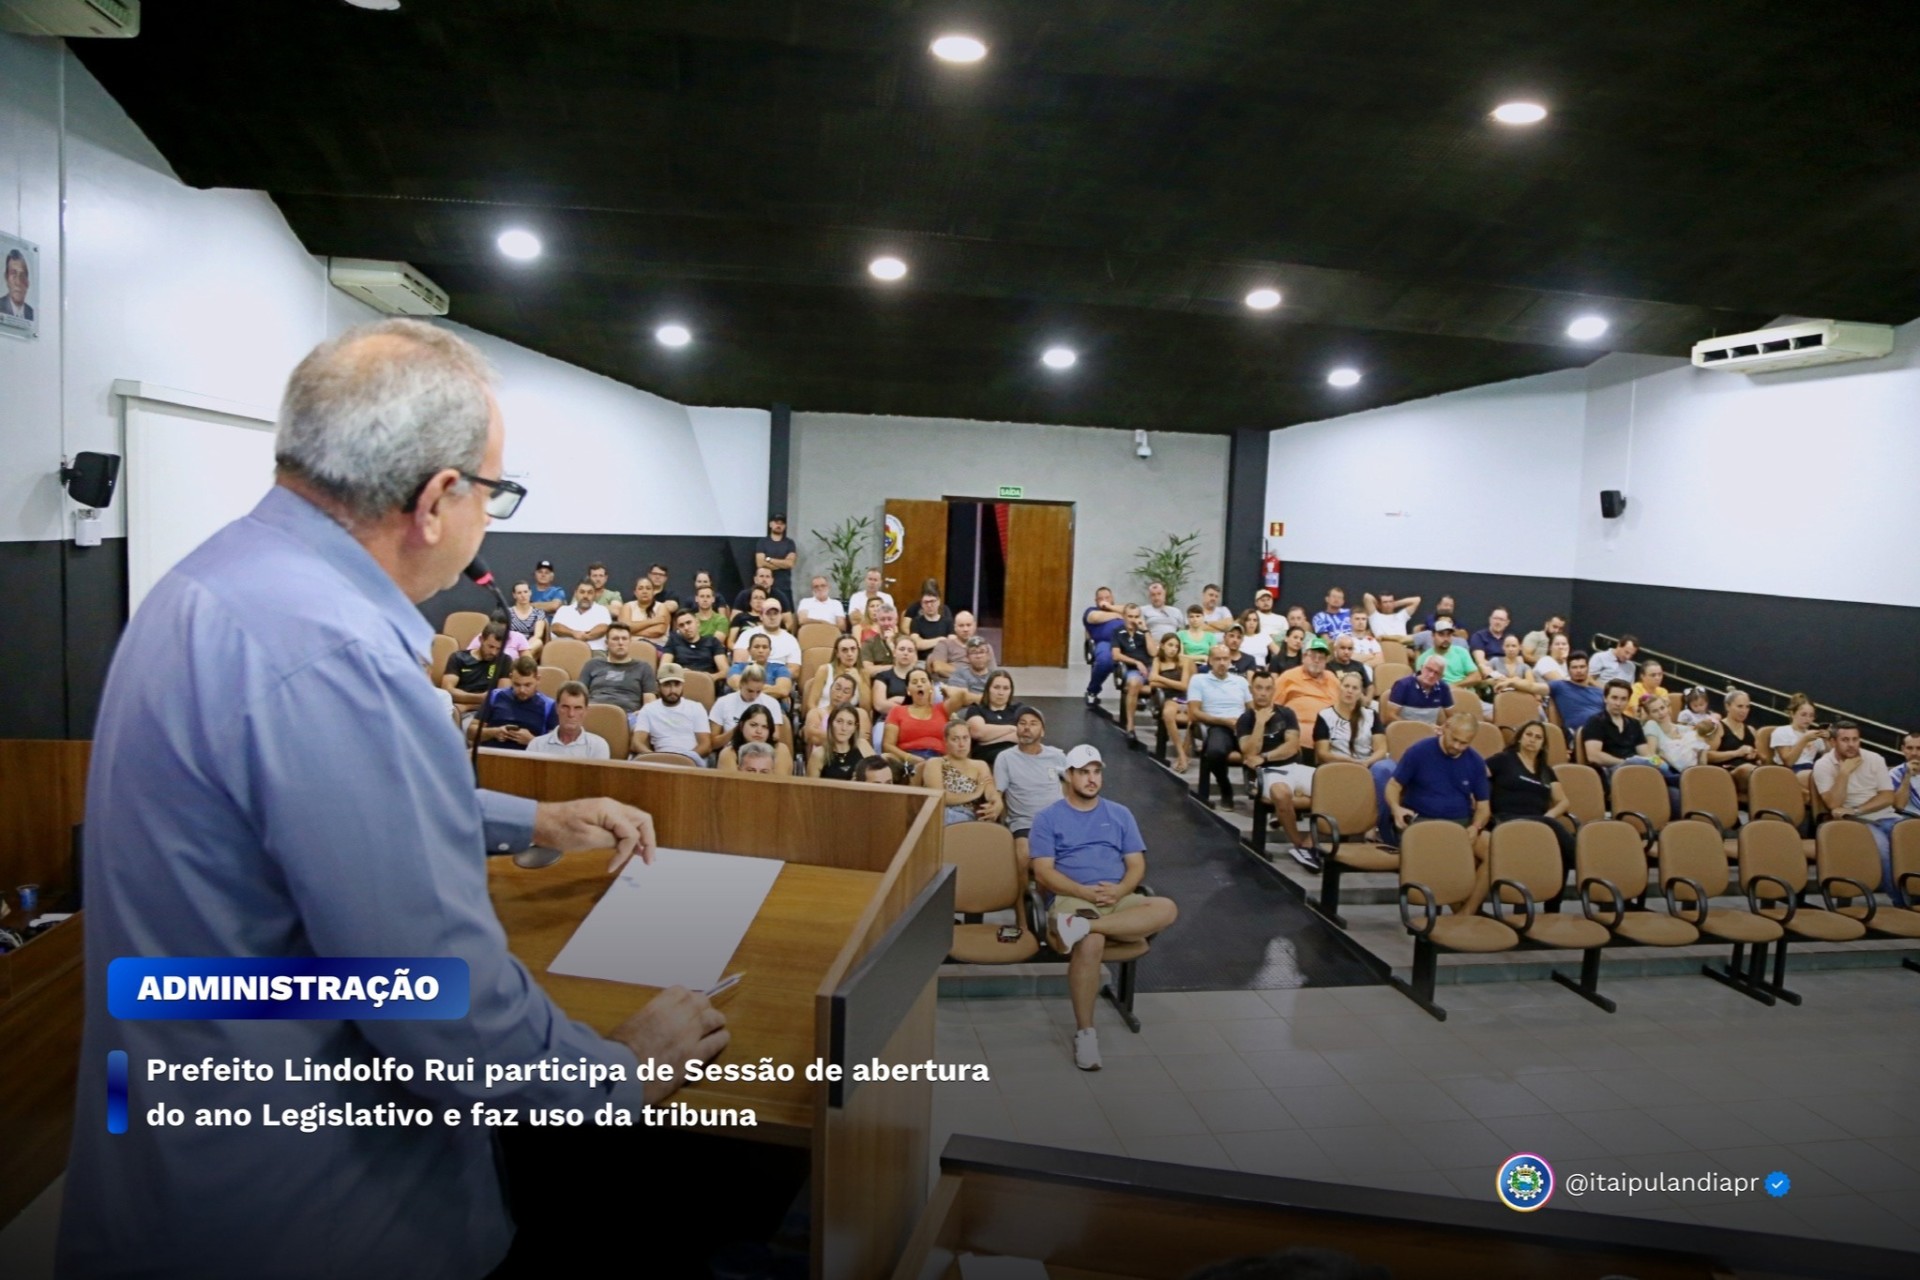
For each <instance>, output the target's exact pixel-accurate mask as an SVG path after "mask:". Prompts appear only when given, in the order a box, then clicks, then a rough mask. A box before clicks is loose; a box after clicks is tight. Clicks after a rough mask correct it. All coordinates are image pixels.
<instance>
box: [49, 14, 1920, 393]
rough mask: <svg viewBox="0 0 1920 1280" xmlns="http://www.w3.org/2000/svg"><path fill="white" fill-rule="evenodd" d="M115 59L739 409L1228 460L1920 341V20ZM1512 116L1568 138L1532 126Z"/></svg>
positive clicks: (540, 327) (476, 289) (655, 380)
mask: <svg viewBox="0 0 1920 1280" xmlns="http://www.w3.org/2000/svg"><path fill="white" fill-rule="evenodd" d="M950 27H958V28H964V29H969V30H972V31H975V32H977V33H978V34H980V35H982V36H983V37H984V38H985V39H986V40H987V41H988V42H989V44H990V45H991V46H992V53H991V55H990V56H989V58H988V59H987V61H986V62H985V63H983V64H981V65H979V66H977V67H972V68H954V67H948V66H944V65H942V64H940V63H938V62H936V61H935V60H933V59H932V58H931V57H929V56H928V55H927V53H926V51H925V50H926V45H927V43H928V41H929V39H930V38H931V37H932V35H934V34H936V33H937V32H938V31H940V30H944V29H948V28H950ZM74 47H75V49H76V50H77V51H78V53H79V54H80V56H81V57H82V58H83V59H84V60H85V62H86V63H87V65H88V67H89V68H90V69H91V70H92V71H93V72H94V73H95V74H96V75H98V76H99V77H100V78H101V80H102V81H103V83H105V84H106V86H107V88H108V89H109V91H111V92H112V93H113V94H114V95H115V96H116V98H118V99H119V100H120V101H121V102H122V103H123V104H124V105H125V106H126V107H127V109H128V110H129V112H130V113H131V114H132V115H133V117H134V119H135V120H136V121H137V122H138V123H139V124H140V125H141V126H142V128H144V129H145V130H146V131H147V132H148V134H149V135H150V136H151V137H152V138H153V140H154V142H155V143H156V144H157V145H158V146H159V147H160V149H161V150H162V151H163V152H164V153H165V154H166V155H167V157H168V158H169V160H170V161H171V162H172V163H173V164H174V166H175V168H176V169H177V171H178V172H179V173H180V174H181V175H182V176H183V177H184V178H185V179H186V180H187V181H189V182H192V183H196V184H200V185H208V186H212V185H225V186H241V187H255V188H261V189H264V190H267V191H269V192H271V193H272V194H273V195H274V196H275V198H276V199H277V200H279V202H280V203H281V206H282V207H283V208H284V209H285V210H286V212H287V216H288V219H289V222H290V223H291V225H292V226H293V227H294V229H295V230H296V232H297V233H298V234H299V235H300V236H301V237H302V239H303V240H304V241H305V243H306V244H307V246H308V247H309V248H310V249H312V250H313V251H314V252H316V253H322V254H335V255H350V256H370V257H393V258H402V259H405V260H408V261H411V262H413V263H415V264H416V265H417V266H419V267H420V268H421V269H423V270H425V271H426V272H427V273H428V274H429V275H431V276H433V277H434V278H435V279H436V280H438V281H439V282H440V283H442V284H443V285H445V286H446V287H447V288H448V289H449V290H450V291H451V292H452V294H453V298H454V318H456V319H459V320H462V321H464V322H466V323H470V324H474V325H476V326H477V327H480V328H483V329H487V330H489V331H493V332H498V333H500V334H502V335H503V336H507V337H511V338H514V339H516V340H518V341H522V342H525V343H527V344H528V345H530V346H533V347H536V348H537V349H540V350H543V351H547V352H549V353H551V354H553V355H556V356H559V357H561V358H564V359H568V360H573V361H575V362H577V363H580V364H582V365H585V366H587V367H590V368H594V369H597V370H599V371H601V372H604V373H607V374H608V375H610V376H613V377H616V378H620V379H623V380H625V381H629V382H632V383H635V384H636V385H640V386H644V387H647V388H649V389H651V390H657V391H660V392H662V393H663V394H667V395H672V396H675V397H677V398H681V399H688V400H693V401H697V402H702V403H735V404H738V403H767V402H771V401H775V400H778V401H785V402H788V403H791V404H794V405H796V406H797V407H802V408H813V409H840V410H854V411H864V412H914V413H934V414H956V415H962V416H973V417H989V418H1002V419H1020V418H1023V417H1026V418H1032V417H1036V416H1039V417H1045V418H1048V419H1049V420H1059V421H1070V422H1098V423H1102V424H1104V425H1111V426H1151V427H1157V428H1163V429H1192V430H1207V431H1225V430H1232V429H1234V428H1237V427H1244V426H1250V425H1270V426H1280V425H1285V424H1287V423H1290V422H1297V421H1303V420H1306V419H1310V418H1316V417H1323V416H1326V415H1328V414H1329V413H1333V412H1338V411H1341V410H1343V409H1347V408H1353V407H1364V406H1372V405H1378V404H1384V403H1390V402H1392V401H1394V400H1399V399H1405V398H1408V397H1411V396H1419V395H1428V394H1432V393H1434V392H1436V391H1440V390H1446V389H1451V388H1454V387H1459V386H1467V385H1473V384H1475V383H1478V382H1485V381H1492V380H1496V379H1499V378H1506V377H1515V376H1520V375H1521V374H1524V373H1530V372H1536V371H1538V370H1540V369H1544V368H1556V367H1567V366H1570V365H1577V364H1581V363H1584V362H1586V361H1588V360H1591V359H1592V358H1593V357H1594V356H1595V355H1596V354H1598V353H1599V352H1600V351H1604V350H1630V351H1642V352H1656V353H1665V354H1682V353H1684V352H1685V351H1686V349H1687V348H1688V346H1689V345H1690V344H1691V343H1692V342H1693V341H1694V340H1696V339H1698V338H1700V337H1705V336H1709V335H1711V334H1714V333H1724V332H1729V331H1734V330H1737V329H1744V328H1751V327H1754V326H1757V325H1759V324H1763V323H1765V322H1766V321H1767V320H1768V319H1770V318H1772V317H1773V316H1775V315H1781V314H1795V315H1833V316H1838V317H1842V318H1847V319H1856V320H1877V321H1883V322H1901V321H1904V320H1907V319H1910V318H1912V317H1913V316H1914V315H1915V314H1920V131H1916V130H1915V129H1914V128H1913V126H1912V123H1911V121H1912V107H1913V96H1914V89H1915V72H1914V68H1915V67H1916V66H1920V21H1917V20H1916V18H1915V16H1914V10H1913V9H1912V8H1911V7H1910V6H1908V5H1905V4H1890V3H1887V4H1879V3H1862V4H1854V5H1839V6H1834V5H1821V6H1815V5H1806V4H1801V3H1785V2H1774V0H1716V3H1714V4H1712V5H1686V4H1674V3H1671V0H1664V2H1659V3H1655V2H1653V0H1617V2H1616V3H1613V4H1606V5H1595V4H1592V3H1590V2H1580V3H1575V2H1573V0H1479V2H1478V3H1473V4H1460V3H1457V0H1450V2H1448V3H1439V2H1437V0H1400V2H1398V3H1395V4H1390V5H1359V4H1346V5H1336V4H1326V3H1321V2H1319V0H1049V2H1047V3H1034V2H1032V0H1025V2H1016V0H957V3H956V2H945V0H942V2H938V3H922V2H920V0H732V2H729V3H694V2H688V0H564V2H563V0H406V2H405V6H404V8H403V9H401V10H400V11H399V12H397V13H369V12H365V11H361V10H357V9H353V8H350V7H348V6H346V5H344V4H341V3H337V2H334V3H329V2H326V0H303V3H300V4H297V5H295V4H275V5H263V4H259V3H255V2H253V0H196V3H193V4H190V5H189V4H155V5H150V6H149V11H148V13H147V15H146V20H145V28H144V30H143V33H142V35H141V36H140V38H139V39H137V40H133V41H125V42H120V41H90V42H76V44H75V46H74ZM1515 96H1534V97H1538V98H1539V99H1541V100H1543V101H1545V102H1546V103H1548V104H1549V105H1550V106H1551V107H1552V109H1553V115H1552V116H1551V118H1550V119H1549V120H1548V121H1547V122H1546V123H1545V124H1544V125H1541V126H1539V127H1538V128H1536V129H1532V130H1522V131H1514V130H1508V129H1504V128H1501V127H1499V126H1496V125H1493V124H1490V123H1489V122H1488V121H1487V119H1486V112H1487V111H1488V109H1489V108H1490V107H1491V106H1492V105H1493V104H1495V103H1497V102H1499V101H1502V100H1504V99H1506V98H1509V97H1515ZM510 222H512V223H524V224H526V225H529V226H533V227H535V228H537V229H538V231H539V232H540V234H541V235H542V236H543V237H544V238H545V240H546V242H547V244H548V246H549V248H548V252H547V254H546V255H545V256H544V257H543V258H542V259H541V260H540V261H539V262H538V263H536V264H532V265H531V266H529V267H514V266H512V265H511V264H507V263H504V262H503V261H501V260H500V259H499V258H498V256H497V255H496V254H495V253H494V251H493V249H492V247H491V243H492V240H493V238H494V236H495V235H496V234H497V233H498V231H499V230H500V229H501V228H502V227H503V226H505V225H507V224H508V223H510ZM881 251H892V252H896V253H898V254H899V255H900V256H902V257H904V258H906V259H907V260H908V261H909V262H910V263H911V264H912V268H913V270H912V274H911V276H910V277H909V279H908V280H907V281H906V282H904V284H903V285H902V286H898V287H894V288H891V289H886V288H881V287H879V286H876V285H874V284H873V283H872V282H871V281H869V280H867V279H866V278H865V277H864V275H863V274H862V268H863V264H864V263H865V261H866V260H867V259H868V258H869V257H870V256H872V255H873V254H874V253H877V252H881ZM1260 283H1269V284H1272V285H1274V286H1276V287H1278V288H1281V289H1282V290H1284V291H1285V293H1286V304H1285V305H1284V306H1283V307H1282V308H1281V309H1280V310H1279V311H1278V312H1275V313H1272V314H1270V315H1265V316H1254V315H1251V314H1250V313H1248V312H1247V311H1246V309H1245V308H1244V307H1242V306H1241V305H1240V302H1239V299H1240V298H1241V297H1242V296H1243V295H1244V293H1245V291H1246V290H1247V289H1248V288H1250V287H1252V286H1253V285H1254V284H1260ZM1587 310H1592V311H1597V312H1601V313H1603V314H1605V315H1607V316H1608V317H1609V318H1610V319H1611V320H1612V322H1613V327H1612V329H1611V330H1610V331H1609V333H1608V334H1607V336H1606V338H1605V339H1603V340H1602V341H1601V342H1600V343H1597V344H1590V345H1579V344H1574V343H1571V342H1569V341H1568V340H1567V339H1566V338H1565V336H1564V329H1565V325H1566V323H1567V321H1568V319H1570V318H1571V317H1572V316H1573V315H1576V314H1579V313H1580V312H1582V311H1587ZM669 312H674V313H683V314H684V315H685V317H686V318H687V319H688V320H689V322H690V323H693V324H695V327H696V328H697V330H698V332H699V335H700V339H699V341H698V342H697V343H696V344H695V346H693V347H691V348H689V349H687V350H685V351H682V352H679V353H672V354H671V355H670V354H669V353H666V352H663V351H661V350H660V349H658V348H657V347H655V346H654V345H653V344H652V343H651V342H650V341H648V340H647V339H646V336H645V335H646V334H647V332H648V331H649V330H650V329H651V327H652V325H653V324H655V323H657V322H658V319H659V318H661V317H664V316H665V315H667V314H668V313H669ZM1060 335H1076V340H1077V341H1080V342H1082V343H1084V344H1085V345H1086V347H1087V351H1086V355H1087V359H1086V361H1085V363H1084V364H1083V366H1082V367H1081V368H1080V369H1078V370H1076V371H1075V372H1074V373H1073V374H1071V375H1069V376H1068V377H1066V378H1053V377H1043V376H1041V371H1039V370H1038V369H1037V368H1036V366H1035V365H1034V362H1033V358H1034V355H1035V353H1036V352H1037V350H1038V349H1039V347H1040V345H1042V344H1043V343H1045V342H1046V341H1049V340H1051V339H1053V338H1055V337H1057V336H1060ZM1335 358H1339V359H1342V360H1347V361H1351V362H1354V363H1357V364H1361V365H1362V366H1363V367H1364V368H1365V369H1366V372H1367V379H1366V381H1365V382H1364V383H1363V384H1362V385H1361V386H1360V387H1358V388H1355V389H1353V390H1352V391H1351V392H1348V393H1345V394H1337V393H1333V392H1332V391H1331V390H1330V389H1329V388H1327V387H1326V386H1325V384H1324V375H1325V371H1326V362H1327V361H1330V360H1332V359H1335Z"/></svg>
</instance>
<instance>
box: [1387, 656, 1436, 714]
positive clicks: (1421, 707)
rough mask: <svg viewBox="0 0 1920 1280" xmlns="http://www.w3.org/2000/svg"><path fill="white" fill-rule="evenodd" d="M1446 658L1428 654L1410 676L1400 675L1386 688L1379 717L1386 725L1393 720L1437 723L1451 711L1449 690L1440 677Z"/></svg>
mask: <svg viewBox="0 0 1920 1280" xmlns="http://www.w3.org/2000/svg"><path fill="white" fill-rule="evenodd" d="M1446 670H1447V660H1446V659H1445V658H1443V657H1441V656H1440V655H1439V654H1428V655H1427V656H1426V657H1425V658H1423V659H1421V660H1420V666H1419V668H1418V669H1417V670H1415V671H1414V673H1413V674H1412V675H1410V676H1401V677H1400V678H1399V679H1398V680H1395V681H1394V682H1393V688H1391V689H1389V690H1387V700H1386V703H1385V704H1384V705H1383V706H1382V707H1381V708H1380V718H1381V719H1382V720H1384V721H1386V722H1387V723H1388V724H1392V723H1393V722H1394V721H1395V720H1417V721H1419V722H1420V723H1421V724H1439V723H1440V717H1441V716H1442V715H1444V714H1446V713H1447V712H1449V711H1451V710H1453V690H1452V689H1451V688H1450V687H1449V686H1448V685H1447V682H1446V681H1445V680H1444V679H1443V678H1442V677H1443V676H1444V674H1445V673H1446Z"/></svg>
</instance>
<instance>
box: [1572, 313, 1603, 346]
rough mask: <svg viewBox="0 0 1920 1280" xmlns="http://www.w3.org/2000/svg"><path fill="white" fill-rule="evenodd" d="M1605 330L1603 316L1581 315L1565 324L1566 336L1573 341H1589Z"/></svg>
mask: <svg viewBox="0 0 1920 1280" xmlns="http://www.w3.org/2000/svg"><path fill="white" fill-rule="evenodd" d="M1606 331H1607V318H1606V317H1605V316H1581V317H1579V318H1578V319H1577V320H1575V321H1574V322H1573V323H1572V324H1570V325H1568V326H1567V336H1568V337H1569V338H1572V339H1573V340H1574V341H1575V342H1590V341H1592V340H1593V339H1595V338H1597V337H1599V336H1600V335H1601V334H1603V333H1605V332H1606Z"/></svg>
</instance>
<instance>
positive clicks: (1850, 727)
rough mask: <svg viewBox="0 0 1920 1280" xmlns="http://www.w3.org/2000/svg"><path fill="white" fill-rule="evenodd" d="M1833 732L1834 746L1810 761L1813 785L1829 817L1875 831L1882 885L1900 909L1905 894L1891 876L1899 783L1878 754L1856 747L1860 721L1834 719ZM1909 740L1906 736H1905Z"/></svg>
mask: <svg viewBox="0 0 1920 1280" xmlns="http://www.w3.org/2000/svg"><path fill="white" fill-rule="evenodd" d="M1832 733H1833V750H1831V751H1829V752H1827V753H1826V754H1825V755H1823V756H1821V757H1820V758H1819V759H1818V760H1816V761H1815V762H1814V765H1813V789H1814V791H1815V793H1817V794H1818V795H1819V797H1820V802H1821V803H1822V804H1824V805H1825V806H1826V807H1827V814H1828V816H1829V817H1830V818H1835V819H1849V818H1850V819H1853V820H1855V821H1858V822H1862V823H1865V824H1866V826H1867V828H1868V829H1869V830H1870V831H1872V832H1873V843H1874V844H1875V845H1876V846H1878V847H1879V850H1880V883H1881V884H1882V885H1884V886H1886V888H1887V893H1888V896H1889V897H1891V898H1892V899H1893V903H1894V905H1895V906H1899V907H1904V906H1906V905H1907V895H1906V893H1905V892H1904V891H1903V890H1902V889H1901V887H1900V886H1899V884H1897V883H1896V882H1895V880H1894V875H1893V826H1894V824H1895V823H1896V822H1899V821H1900V818H1901V814H1900V810H1899V809H1898V808H1896V807H1895V805H1894V801H1895V800H1896V799H1897V798H1898V796H1897V792H1896V790H1895V788H1896V787H1897V786H1898V785H1899V784H1897V783H1895V782H1894V781H1893V775H1892V772H1891V771H1890V770H1889V769H1888V768H1887V762H1886V761H1885V760H1883V759H1881V758H1880V755H1879V753H1878V752H1873V751H1862V750H1861V749H1860V726H1859V725H1857V724H1855V723H1854V722H1853V721H1851V720H1836V721H1834V723H1833V730H1832ZM1911 739H1912V735H1911V734H1909V735H1908V739H1907V740H1909V741H1910V740H1911ZM1908 759H1909V760H1911V759H1912V757H1911V756H1909V757H1908ZM1911 772H1912V770H1911V767H1910V766H1909V767H1908V773H1909V774H1911ZM1912 800H1913V788H1912V786H1911V785H1909V786H1908V787H1907V802H1908V803H1909V804H1911V803H1912Z"/></svg>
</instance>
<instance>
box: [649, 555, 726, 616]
mask: <svg viewBox="0 0 1920 1280" xmlns="http://www.w3.org/2000/svg"><path fill="white" fill-rule="evenodd" d="M703 578H704V579H706V583H707V585H708V586H712V585H713V579H712V577H711V576H709V575H708V574H706V573H704V572H702V573H697V574H695V575H694V579H693V585H694V586H696V587H697V586H699V585H700V581H701V579H703ZM647 580H648V581H650V582H652V583H653V598H654V599H655V600H656V601H658V602H659V603H660V604H661V605H663V606H665V607H666V610H667V612H668V613H676V614H677V613H679V612H680V596H679V593H678V592H677V591H676V590H675V588H674V586H673V584H672V583H671V582H668V581H667V566H665V565H663V564H653V565H649V566H647ZM689 598H691V597H689Z"/></svg>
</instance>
